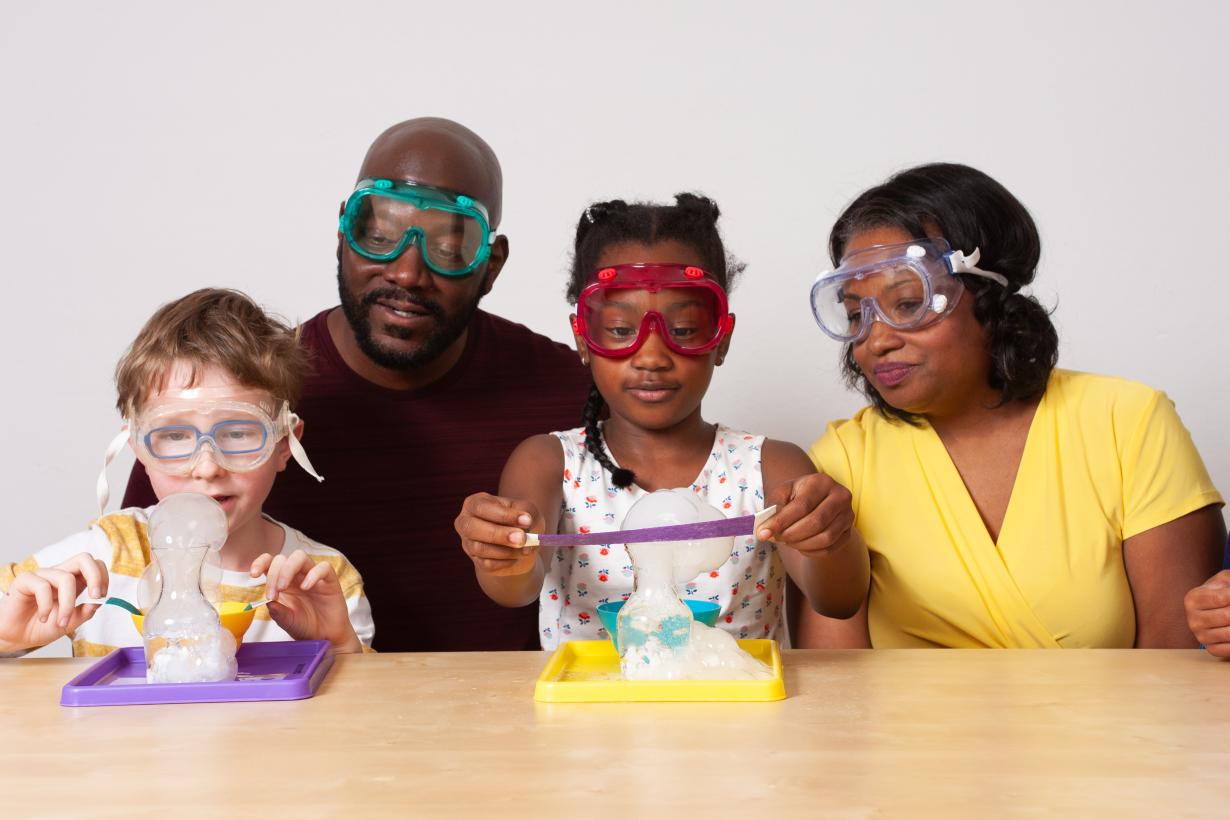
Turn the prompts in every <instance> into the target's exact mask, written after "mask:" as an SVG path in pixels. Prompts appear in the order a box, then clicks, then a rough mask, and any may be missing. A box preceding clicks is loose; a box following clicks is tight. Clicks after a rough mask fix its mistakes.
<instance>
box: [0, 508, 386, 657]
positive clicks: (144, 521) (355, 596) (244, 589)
mask: <svg viewBox="0 0 1230 820" xmlns="http://www.w3.org/2000/svg"><path fill="white" fill-rule="evenodd" d="M152 511H153V508H152V507H147V508H145V509H142V508H139V507H133V508H129V509H124V510H120V511H118V512H115V513H111V514H109V515H106V516H103V517H102V518H100V519H98V520H97V521H95V522H94V523H93V524H92V525H90V528H89V529H88V530H86V531H85V532H80V533H77V534H76V535H72V536H69V537H68V538H65V539H64V540H63V541H60V542H58V543H56V544H52V545H51V546H49V547H46V548H44V549H41V550H39V551H38V552H36V553H35V554H34V555H32V556H30V557H29V558H27V559H26V560H24V561H21V562H19V563H9V564H5V563H0V596H2V594H3V593H6V592H7V591H8V588H9V586H10V585H11V584H12V583H13V579H14V578H16V577H17V574H18V573H21V572H31V571H34V570H36V569H40V568H45V567H51V566H55V565H56V564H59V563H62V562H63V561H66V560H68V559H69V558H72V557H73V556H74V555H77V554H79V553H82V552H86V553H89V554H90V555H92V556H93V557H94V558H96V559H98V560H100V561H102V562H103V563H104V564H106V565H107V572H108V574H109V576H110V579H109V584H108V587H107V595H108V596H109V597H116V598H123V599H124V600H126V601H130V602H132V603H134V604H136V603H137V599H138V597H139V595H138V586H139V581H140V578H141V574H142V573H143V572H145V568H146V567H148V566H149V565H150V545H149V528H148V521H149V514H150V513H151V512H152ZM266 518H267V519H268V520H269V521H272V522H273V523H275V524H277V525H278V526H279V527H281V528H282V532H283V542H282V554H283V555H290V554H291V553H293V552H294V551H295V550H303V551H304V552H306V553H307V554H308V556H310V557H311V558H312V560H313V561H316V562H320V561H328V562H329V563H330V564H332V565H333V571H334V572H335V573H337V578H338V581H339V582H340V583H341V586H342V593H343V594H344V595H345V596H346V608H347V609H348V610H349V612H350V623H351V625H352V626H353V627H354V631H355V633H356V634H357V635H358V636H359V640H360V641H362V643H363V646H364V648H365V649H367V648H368V647H370V646H371V642H372V635H373V634H374V633H375V625H374V624H373V623H372V610H371V606H370V605H369V604H368V602H367V596H366V595H364V593H363V579H362V578H361V577H359V572H358V570H356V569H355V568H354V567H353V566H352V565H351V564H350V562H349V561H347V560H346V557H345V556H344V555H342V554H341V553H340V552H338V551H337V550H335V549H333V548H332V547H326V546H324V545H323V544H318V543H316V542H315V541H313V540H311V539H310V538H308V537H307V536H306V535H304V534H303V533H301V532H299V531H298V530H295V529H292V528H290V527H288V526H286V525H285V524H282V523H281V522H278V521H274V520H273V519H272V518H268V516H266ZM221 573H222V575H221V579H220V583H219V587H218V600H220V601H240V602H247V601H259V600H262V599H263V598H264V597H265V581H264V578H253V577H251V576H250V575H249V574H248V573H247V572H243V571H238V570H227V569H224V570H222V571H221ZM69 637H70V638H71V640H72V644H73V655H75V656H78V657H81V656H96V655H106V654H107V653H109V652H111V651H112V650H113V649H116V648H118V647H121V646H140V645H141V643H142V638H141V633H140V631H139V630H138V629H137V627H136V624H135V623H134V622H133V620H132V617H131V616H130V615H129V614H128V612H126V611H124V610H123V609H121V608H120V607H117V606H103V607H99V608H98V611H97V612H95V613H94V617H92V618H90V620H88V621H86V622H85V623H83V624H82V625H81V626H79V627H78V628H77V630H76V632H75V633H73V634H71V635H70V636H69ZM243 639H244V642H245V643H250V642H253V641H288V640H291V637H290V635H288V634H287V633H286V632H285V631H284V630H283V629H282V628H281V627H280V626H278V625H277V624H276V623H275V622H274V621H273V619H272V618H271V617H270V615H269V610H268V608H267V607H264V606H261V607H258V608H257V610H256V617H255V618H254V619H253V621H252V626H251V627H249V629H248V631H247V633H245V635H244V638H243Z"/></svg>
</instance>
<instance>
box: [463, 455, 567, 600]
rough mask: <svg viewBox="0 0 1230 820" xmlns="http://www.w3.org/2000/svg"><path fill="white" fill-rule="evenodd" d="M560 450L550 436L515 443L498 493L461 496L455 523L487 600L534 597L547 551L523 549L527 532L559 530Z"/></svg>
mask: <svg viewBox="0 0 1230 820" xmlns="http://www.w3.org/2000/svg"><path fill="white" fill-rule="evenodd" d="M563 471H564V448H563V447H562V446H561V445H560V443H559V439H557V438H556V437H555V436H552V435H541V436H534V437H532V438H528V439H526V440H525V441H523V442H521V444H519V445H518V446H517V449H516V450H514V451H513V453H512V455H511V456H509V457H508V462H507V463H506V464H505V465H504V472H503V474H502V475H501V476H500V488H499V493H500V494H499V495H498V496H495V495H491V494H490V493H476V494H475V495H472V496H470V497H469V498H467V499H466V500H465V503H464V504H463V505H462V508H461V514H460V515H458V516H457V520H456V522H454V527H455V528H456V530H457V534H458V535H459V536H461V548H462V549H463V550H465V552H466V554H467V555H469V556H470V559H471V560H472V561H473V562H474V575H475V577H476V578H477V579H478V584H479V586H481V587H482V589H483V592H485V593H487V596H488V597H489V598H491V600H493V601H495V602H496V603H497V604H500V605H501V606H512V607H515V606H525V605H526V604H529V603H532V602H533V601H535V600H536V599H537V598H538V594H539V593H540V592H541V591H542V581H543V578H544V577H545V575H546V569H545V566H546V565H545V563H544V562H545V561H546V560H548V559H549V558H550V556H551V552H550V551H547V552H542V551H540V549H539V548H538V547H525V546H523V545H524V544H525V533H526V532H537V533H542V532H555V531H556V530H557V529H558V528H559V515H560V504H562V503H563V498H564V490H563V485H562V484H561V480H562V475H563Z"/></svg>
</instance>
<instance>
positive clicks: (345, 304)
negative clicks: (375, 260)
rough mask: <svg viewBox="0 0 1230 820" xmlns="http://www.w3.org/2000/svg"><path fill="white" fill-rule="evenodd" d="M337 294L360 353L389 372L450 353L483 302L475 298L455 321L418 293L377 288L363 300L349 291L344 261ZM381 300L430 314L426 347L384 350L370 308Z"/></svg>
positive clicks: (404, 335)
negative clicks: (431, 325) (410, 305)
mask: <svg viewBox="0 0 1230 820" xmlns="http://www.w3.org/2000/svg"><path fill="white" fill-rule="evenodd" d="M337 292H338V296H340V297H341V301H342V313H343V314H345V316H346V321H347V322H349V323H350V329H351V330H352V331H354V335H355V341H357V342H358V343H359V349H360V350H362V351H363V353H364V355H366V356H367V358H369V359H371V360H372V361H373V362H375V363H376V364H378V365H380V366H381V367H387V368H388V369H390V370H413V369H414V368H416V367H422V366H423V365H426V364H429V363H430V362H432V361H434V360H435V359H436V357H438V356H439V355H440V354H441V353H443V352H444V351H445V350H447V349H448V347H449V345H451V344H452V343H453V342H455V341H457V339H459V338H460V337H461V334H462V333H465V330H466V328H467V327H469V326H470V320H471V319H473V318H474V313H475V311H477V310H478V303H479V301H480V300H481V299H482V298H483V297H482V293H481V292H480V293H479V294H478V295H477V296H475V297H474V301H473V302H471V303H469V304H467V305H465V306H464V307H463V308H462V309H461V310H460V311H458V313H457V314H456V315H455V316H452V317H449V316H447V315H446V314H445V312H444V308H443V307H441V306H440V304H439V303H438V302H433V301H432V300H430V299H426V298H424V297H423V296H421V295H420V294H418V293H415V292H413V291H408V290H405V289H403V288H398V287H394V286H392V285H388V286H386V287H382V288H377V289H376V290H373V291H372V292H370V293H368V294H367V295H365V296H364V297H363V298H362V299H360V298H359V297H357V296H356V295H355V294H353V293H351V292H350V290H349V289H348V288H347V287H346V279H345V277H344V275H343V274H342V263H341V260H338V263H337ZM381 299H395V300H397V301H399V302H413V303H414V304H415V305H418V306H419V307H420V308H422V309H423V310H425V311H427V312H428V313H429V314H430V315H431V317H432V319H434V320H435V327H434V328H433V329H432V330H431V331H430V332H429V333H428V334H427V338H425V339H424V340H423V343H422V344H421V345H419V347H418V349H417V350H408V351H399V350H390V349H388V348H387V347H382V346H381V345H380V344H379V343H378V342H377V341H376V340H375V338H373V336H372V321H371V308H372V305H374V304H376V302H377V301H379V300H381ZM384 332H385V333H387V334H389V335H390V336H395V337H397V338H400V339H408V338H410V337H411V336H413V335H414V334H413V331H406V330H405V329H404V328H400V327H396V326H388V327H385V328H384Z"/></svg>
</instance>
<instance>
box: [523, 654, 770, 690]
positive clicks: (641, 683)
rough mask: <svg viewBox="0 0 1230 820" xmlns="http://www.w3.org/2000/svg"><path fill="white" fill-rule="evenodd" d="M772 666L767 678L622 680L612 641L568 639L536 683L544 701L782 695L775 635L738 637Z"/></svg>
mask: <svg viewBox="0 0 1230 820" xmlns="http://www.w3.org/2000/svg"><path fill="white" fill-rule="evenodd" d="M739 646H741V647H743V649H744V650H745V651H746V652H748V653H750V654H751V656H752V657H754V658H756V659H757V660H761V661H764V662H765V663H767V664H768V665H769V666H770V667H771V668H772V670H773V677H772V678H769V679H768V680H637V681H631V680H624V679H623V675H622V673H621V672H620V671H619V655H618V654H617V653H616V652H615V645H614V644H612V643H611V642H610V641H569V642H568V643H566V644H563V645H561V646H560V647H559V648H558V649H556V650H555V654H553V655H552V656H551V660H550V661H548V662H547V667H546V668H545V669H543V670H542V674H541V675H539V676H538V683H537V684H536V685H535V686H534V700H539V701H543V702H545V703H588V702H600V701H637V700H639V701H698V700H782V699H783V698H785V697H786V683H785V681H784V680H783V679H782V655H781V652H780V651H778V648H777V641H768V640H750V641H739Z"/></svg>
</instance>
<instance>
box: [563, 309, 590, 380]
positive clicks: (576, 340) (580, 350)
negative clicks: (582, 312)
mask: <svg viewBox="0 0 1230 820" xmlns="http://www.w3.org/2000/svg"><path fill="white" fill-rule="evenodd" d="M568 321H569V323H570V324H571V325H572V343H573V345H574V346H575V347H576V349H577V356H579V357H580V359H581V364H583V365H585V366H586V367H589V356H590V353H589V345H587V344H586V343H585V338H584V337H583V336H581V334H580V333H578V332H577V315H576V314H575V313H574V314H572V315H571V316H569V317H568Z"/></svg>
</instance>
